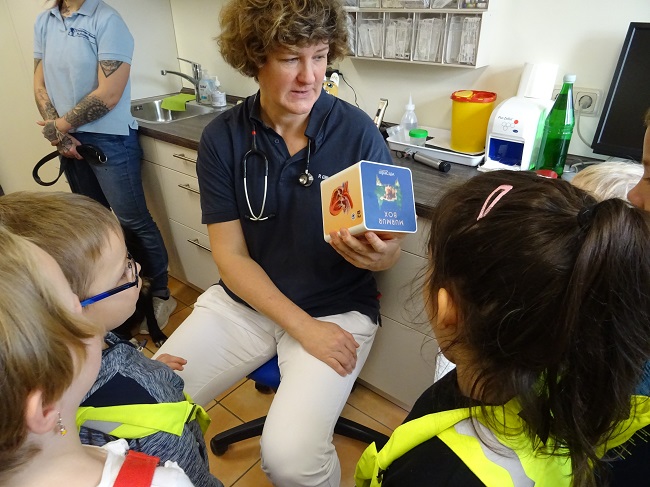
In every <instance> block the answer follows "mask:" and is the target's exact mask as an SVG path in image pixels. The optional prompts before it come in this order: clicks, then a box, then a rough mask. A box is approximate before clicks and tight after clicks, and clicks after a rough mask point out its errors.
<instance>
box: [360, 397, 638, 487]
mask: <svg viewBox="0 0 650 487" xmlns="http://www.w3.org/2000/svg"><path fill="white" fill-rule="evenodd" d="M487 410H488V411H489V412H491V414H492V415H493V417H494V415H497V416H496V419H498V421H499V424H500V426H501V428H500V429H501V430H503V431H501V432H495V431H493V430H491V429H489V428H487V427H486V426H485V425H484V424H483V423H481V422H480V418H481V416H482V411H481V409H480V408H475V409H474V410H473V411H472V415H471V417H472V418H473V419H478V421H472V420H471V419H469V418H470V410H469V409H467V408H464V409H454V410H451V411H443V412H440V413H434V414H429V415H426V416H423V417H421V418H418V419H415V420H413V421H409V422H408V423H404V424H403V425H401V426H399V427H398V428H396V429H395V431H394V432H393V434H392V435H391V437H390V439H389V440H388V443H386V446H384V448H382V449H381V451H380V452H377V449H376V446H375V444H374V443H373V444H371V445H370V446H368V448H367V449H366V451H364V453H363V455H362V456H361V459H360V460H359V463H358V464H357V468H356V472H355V485H356V487H378V486H380V485H381V483H382V480H383V474H384V472H385V471H386V470H387V469H388V467H389V466H390V465H391V464H392V463H393V462H394V461H395V460H396V459H397V458H399V457H401V456H402V455H404V454H405V453H406V452H408V451H409V450H411V449H413V448H415V447H416V446H418V445H420V444H421V443H424V442H425V441H427V440H429V439H431V438H433V437H435V436H437V437H439V438H440V439H441V440H442V441H443V442H444V443H445V444H446V445H447V446H449V448H450V449H451V450H453V451H454V453H455V454H456V455H457V456H458V457H459V458H460V459H461V460H462V461H463V462H464V463H465V465H467V467H468V468H469V469H470V470H471V471H472V472H473V473H474V474H475V475H476V476H477V477H478V478H479V479H480V480H481V482H483V483H484V484H485V485H486V486H488V487H529V486H532V485H534V486H535V487H564V486H569V485H571V462H570V460H569V458H568V456H565V455H551V456H549V455H546V454H543V452H542V454H538V453H539V452H535V451H534V450H533V446H532V441H531V440H530V438H528V437H527V435H526V434H525V433H524V432H523V431H524V429H523V426H524V422H523V420H522V419H521V417H520V416H519V411H520V410H521V408H520V406H519V404H518V402H517V401H516V400H512V401H509V402H508V403H507V404H506V405H505V406H503V407H488V408H487ZM648 425H650V398H648V397H646V396H633V397H632V400H631V408H630V418H628V419H627V420H625V421H622V422H620V423H619V425H618V428H617V430H616V431H615V433H614V435H612V438H611V439H610V440H609V441H608V442H607V444H606V445H604V446H603V447H602V448H601V456H602V455H604V454H605V452H606V451H608V450H610V449H612V448H615V447H617V446H620V445H622V444H623V443H625V442H626V441H628V440H629V439H630V438H631V437H632V436H633V435H634V434H635V433H636V432H637V431H639V430H640V429H642V428H644V427H646V426H648ZM477 432H478V433H477ZM484 442H485V443H487V444H485V443H484ZM546 447H548V449H549V450H551V449H552V447H553V444H552V442H551V440H549V441H548V442H547V445H546ZM560 451H561V449H560Z"/></svg>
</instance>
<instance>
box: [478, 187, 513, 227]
mask: <svg viewBox="0 0 650 487" xmlns="http://www.w3.org/2000/svg"><path fill="white" fill-rule="evenodd" d="M511 189H512V186H511V185H510V184H502V185H501V186H499V187H497V188H496V189H495V190H494V191H492V192H491V193H490V194H489V196H488V197H487V198H485V203H483V208H481V211H480V213H479V214H478V216H477V217H476V221H479V220H480V219H481V218H483V217H484V216H485V215H487V214H488V213H489V212H490V210H491V209H492V207H493V206H494V205H496V204H497V203H498V202H499V200H500V199H501V198H503V197H504V196H505V195H506V194H507V193H508V191H510V190H511ZM493 197H494V198H493ZM488 203H489V204H490V206H488ZM486 207H487V208H486Z"/></svg>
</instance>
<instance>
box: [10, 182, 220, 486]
mask: <svg viewBox="0 0 650 487" xmlns="http://www.w3.org/2000/svg"><path fill="white" fill-rule="evenodd" d="M0 224H4V225H5V226H7V227H8V228H10V229H11V231H12V232H14V233H16V234H20V235H22V236H24V237H26V238H28V239H29V240H30V241H32V242H33V243H35V244H36V245H38V246H39V247H41V248H43V249H47V251H48V252H50V253H51V255H52V256H53V257H54V258H55V260H56V261H57V262H58V263H59V265H60V266H61V269H62V270H63V272H64V274H65V276H66V278H67V280H68V282H69V283H70V285H71V287H72V290H73V291H74V292H75V293H76V294H77V295H78V296H79V298H80V299H81V303H82V306H83V315H84V317H85V318H87V319H88V320H89V321H91V322H93V323H95V324H97V325H99V326H101V327H102V329H103V330H104V333H105V338H104V349H103V351H102V366H101V369H100V371H99V375H98V377H97V380H96V381H95V383H94V384H92V387H90V390H89V391H88V392H87V394H86V395H85V396H84V397H82V398H81V400H80V402H79V404H81V408H80V409H79V411H78V414H77V419H76V422H77V426H78V427H79V428H80V435H81V439H82V442H83V443H85V444H90V445H97V446H102V445H104V444H106V443H108V442H111V441H114V440H116V439H117V438H125V439H127V440H128V443H129V446H130V448H131V449H133V450H138V451H142V452H144V453H146V454H149V455H153V456H155V457H159V458H160V459H161V461H162V462H165V461H167V460H171V461H174V462H177V463H178V464H179V465H180V466H181V467H182V468H183V470H184V471H185V473H186V474H187V475H188V477H189V478H190V479H191V480H192V482H193V483H194V484H196V485H200V486H205V487H222V485H223V484H222V483H221V482H220V481H219V480H218V479H217V478H216V477H215V476H214V475H212V474H211V473H210V470H209V463H208V456H207V449H206V446H205V439H204V437H203V434H204V430H205V429H206V428H207V425H208V423H209V417H208V416H207V413H206V412H205V411H204V410H203V409H202V408H201V407H200V406H198V405H196V404H194V403H193V402H191V401H190V400H189V399H188V398H187V397H186V396H185V395H184V392H183V390H184V382H183V379H182V378H181V377H179V376H178V375H177V374H175V373H174V371H173V369H182V367H183V365H184V364H185V360H183V359H182V358H180V357H174V356H171V355H161V356H160V357H158V359H157V360H151V359H149V358H147V357H145V356H144V355H143V354H142V353H141V352H140V351H138V350H137V349H136V347H135V346H134V345H133V344H132V343H130V342H129V341H126V340H122V339H120V338H119V337H117V336H116V335H115V334H113V333H111V330H113V329H114V328H116V327H117V326H119V325H121V324H122V323H123V322H124V321H125V320H126V319H127V318H128V317H129V316H131V315H132V314H133V312H134V309H135V305H136V301H137V300H138V295H139V291H140V289H139V288H140V283H141V279H140V277H139V271H140V266H139V264H137V263H136V262H135V261H134V260H133V258H132V257H131V256H130V255H129V254H128V253H127V249H126V246H125V243H124V237H123V234H122V229H121V227H120V225H119V223H118V221H117V219H116V218H115V216H114V215H113V214H112V213H111V212H110V211H109V210H107V209H106V208H104V207H103V206H102V205H101V204H99V203H97V202H96V201H94V200H92V199H90V198H88V197H86V196H82V195H79V194H74V193H56V192H54V193H45V192H41V193H37V192H15V193H10V194H8V195H5V196H3V197H1V198H0ZM79 404H77V406H79Z"/></svg>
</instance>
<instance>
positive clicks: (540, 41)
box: [171, 0, 650, 158]
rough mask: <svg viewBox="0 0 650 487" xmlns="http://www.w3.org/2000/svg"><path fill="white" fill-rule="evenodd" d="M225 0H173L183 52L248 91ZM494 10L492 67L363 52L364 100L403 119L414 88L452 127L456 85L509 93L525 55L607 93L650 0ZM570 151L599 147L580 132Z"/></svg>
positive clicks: (423, 113) (230, 87)
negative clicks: (223, 21)
mask: <svg viewBox="0 0 650 487" xmlns="http://www.w3.org/2000/svg"><path fill="white" fill-rule="evenodd" d="M224 3H225V0H216V1H215V0H171V5H172V12H173V17H174V25H175V29H176V38H177V45H178V52H179V55H180V56H181V57H189V58H190V59H194V60H196V61H198V62H200V63H202V64H203V65H204V67H207V68H208V69H209V70H210V72H211V73H212V74H216V75H218V76H219V79H220V81H221V82H222V85H223V86H224V88H225V90H226V92H228V93H231V94H234V95H241V96H243V95H248V94H250V93H252V92H253V91H254V90H255V89H256V84H255V83H254V82H253V81H252V80H248V79H244V78H243V77H242V76H241V75H239V74H238V73H236V72H235V71H234V70H233V69H232V68H230V67H229V66H227V65H226V64H225V63H224V62H223V60H222V59H221V56H220V55H219V53H218V50H217V46H216V42H214V41H213V40H212V37H214V36H215V35H216V34H217V33H218V31H219V28H218V15H219V12H220V10H221V6H222V5H224ZM489 11H490V14H489V15H490V21H491V27H492V29H491V31H492V32H491V34H492V36H491V37H492V38H491V39H489V48H490V50H491V52H490V57H489V66H487V67H484V68H479V69H474V70H470V69H460V68H450V67H440V66H422V65H415V64H414V65H408V64H404V63H390V62H381V61H369V60H362V59H346V60H344V61H342V62H341V63H340V66H339V68H340V70H341V72H342V73H343V74H344V75H345V78H346V79H347V81H348V82H349V83H350V84H351V85H352V86H353V87H354V89H355V90H356V93H357V97H358V102H359V105H360V106H361V108H362V109H364V110H365V111H366V112H367V113H368V114H370V115H373V116H374V113H375V111H376V108H377V104H378V102H379V98H388V100H389V104H388V109H387V111H386V116H385V120H387V121H390V122H399V120H400V118H401V116H402V112H403V111H404V105H405V104H406V102H407V101H408V95H409V92H411V93H413V99H414V102H415V104H416V112H417V115H418V120H419V122H420V123H421V124H423V125H430V126H434V127H441V128H449V126H450V124H451V101H450V99H449V95H450V94H451V93H452V92H453V91H455V90H458V89H482V90H489V91H494V92H496V93H497V94H498V100H497V101H502V100H505V99H506V98H509V97H511V96H514V95H515V93H516V90H517V85H518V83H519V76H520V74H521V70H522V68H523V65H524V63H525V62H552V63H556V64H558V65H559V66H560V68H559V70H558V77H557V84H558V85H559V84H561V81H562V76H563V74H564V73H569V72H571V73H574V74H576V75H577V81H576V86H579V87H583V88H595V89H600V90H601V91H602V92H603V98H604V95H605V94H606V93H607V89H608V88H609V83H610V81H611V77H612V75H613V72H614V68H615V66H616V60H617V59H618V55H619V52H620V49H621V46H622V44H623V40H624V38H625V33H626V31H627V27H628V25H629V23H630V22H633V21H634V22H650V1H648V0H624V1H622V2H611V1H609V0H591V1H589V2H585V1H566V0H546V1H544V2H539V1H538V2H531V1H527V0H490V9H489ZM197 12H198V13H199V14H197ZM339 96H341V97H342V98H345V99H346V100H348V101H350V102H352V101H353V100H354V94H353V92H352V90H351V89H350V88H349V87H347V86H346V85H345V84H344V83H342V84H341V87H340V88H339ZM602 101H603V100H601V101H600V103H601V105H602ZM647 104H648V105H650V100H648V101H647ZM597 122H598V118H597V117H583V118H582V119H581V121H580V126H581V132H582V133H583V135H584V136H585V138H586V139H587V140H588V141H590V140H591V139H592V138H593V133H594V131H595V129H596V125H597ZM569 152H570V153H572V154H581V155H587V156H591V155H593V153H592V151H591V149H589V148H588V147H587V146H586V145H585V144H583V143H582V142H581V141H580V139H579V138H578V136H577V135H576V134H575V133H574V136H573V138H572V141H571V147H570V149H569ZM597 157H601V158H602V156H597Z"/></svg>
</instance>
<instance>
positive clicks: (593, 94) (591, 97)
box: [552, 86, 602, 117]
mask: <svg viewBox="0 0 650 487" xmlns="http://www.w3.org/2000/svg"><path fill="white" fill-rule="evenodd" d="M561 89H562V87H561V86H556V87H555V89H554V90H553V95H552V98H553V100H555V99H556V98H557V95H559V94H560V90H561ZM601 97H602V92H601V91H600V90H597V89H595V88H580V87H577V86H574V87H573V105H574V106H575V110H576V113H577V112H578V107H579V106H580V105H579V103H582V109H581V110H580V114H581V115H585V116H587V117H595V116H597V115H598V114H599V113H600V112H599V110H600V99H601Z"/></svg>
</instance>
